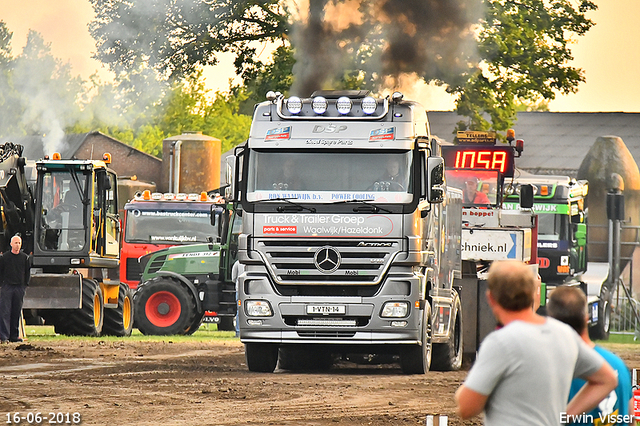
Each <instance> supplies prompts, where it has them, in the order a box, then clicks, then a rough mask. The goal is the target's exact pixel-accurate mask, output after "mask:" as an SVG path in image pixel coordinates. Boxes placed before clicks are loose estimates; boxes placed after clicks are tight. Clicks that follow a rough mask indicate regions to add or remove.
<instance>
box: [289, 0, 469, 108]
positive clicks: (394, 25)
mask: <svg viewBox="0 0 640 426" xmlns="http://www.w3.org/2000/svg"><path fill="white" fill-rule="evenodd" d="M481 12H482V6H481V2H478V1H476V0H346V1H345V0H309V2H308V4H304V5H301V6H300V11H299V14H300V19H299V20H298V23H297V24H295V25H294V29H293V31H292V35H291V36H292V44H293V46H294V47H295V49H296V53H295V55H296V65H295V67H294V81H295V82H294V85H293V87H292V89H291V93H292V94H296V95H300V96H308V95H310V94H311V92H312V91H313V90H315V89H319V88H328V87H326V86H327V85H329V86H330V85H331V84H332V83H333V82H335V81H336V80H338V79H340V78H341V77H342V76H343V75H342V73H343V72H344V70H345V69H362V70H364V71H365V72H366V73H367V74H368V76H369V77H370V78H372V79H374V80H375V81H376V83H377V84H378V86H379V88H380V90H384V89H385V88H386V89H391V88H393V89H396V90H397V89H399V88H401V87H402V85H403V84H409V85H413V84H415V81H416V80H417V79H420V78H422V79H424V80H425V81H427V82H429V81H437V82H446V83H450V84H451V83H453V84H455V83H456V79H457V78H459V76H460V75H461V74H464V73H465V72H466V71H468V70H469V69H470V68H472V67H473V66H474V65H475V64H476V63H477V61H478V58H477V57H478V55H477V53H476V49H475V46H476V43H475V38H474V27H475V25H476V24H477V23H478V21H479V19H480V17H481V16H482V13H481Z"/></svg>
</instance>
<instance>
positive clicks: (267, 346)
mask: <svg viewBox="0 0 640 426" xmlns="http://www.w3.org/2000/svg"><path fill="white" fill-rule="evenodd" d="M244 357H245V360H246V361H247V368H248V369H249V371H256V372H260V373H273V370H275V369H276V364H277V363H278V345H276V344H273V343H245V345H244Z"/></svg>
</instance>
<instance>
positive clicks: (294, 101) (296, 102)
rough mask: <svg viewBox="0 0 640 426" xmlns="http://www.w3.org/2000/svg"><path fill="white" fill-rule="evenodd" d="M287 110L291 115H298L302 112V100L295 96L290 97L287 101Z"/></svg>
mask: <svg viewBox="0 0 640 426" xmlns="http://www.w3.org/2000/svg"><path fill="white" fill-rule="evenodd" d="M287 109H288V110H289V112H290V113H291V114H293V115H296V114H299V113H300V111H302V99H300V98H299V97H297V96H291V97H290V98H289V99H288V100H287Z"/></svg>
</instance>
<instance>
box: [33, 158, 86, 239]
mask: <svg viewBox="0 0 640 426" xmlns="http://www.w3.org/2000/svg"><path fill="white" fill-rule="evenodd" d="M88 179H89V175H84V174H80V173H76V174H75V176H74V175H73V174H72V173H71V172H69V171H68V170H54V171H48V172H46V173H44V174H43V176H42V204H41V209H40V212H39V213H40V215H41V216H40V227H41V232H40V237H39V241H38V243H39V245H40V248H41V250H47V251H81V250H82V249H84V246H85V244H86V238H85V237H86V225H85V224H86V221H85V220H84V217H85V214H84V212H85V209H86V208H88V206H86V205H85V204H84V203H83V202H82V199H83V198H84V197H85V189H86V187H87V180H88Z"/></svg>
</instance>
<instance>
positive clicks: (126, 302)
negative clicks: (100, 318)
mask: <svg viewBox="0 0 640 426" xmlns="http://www.w3.org/2000/svg"><path fill="white" fill-rule="evenodd" d="M132 329H133V292H132V291H131V289H130V288H129V286H128V285H127V284H125V283H120V291H119V292H118V307H117V308H115V309H105V310H104V326H103V327H102V334H103V335H109V336H119V337H122V336H131V330H132Z"/></svg>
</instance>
